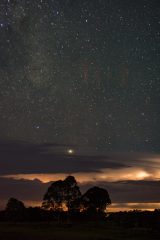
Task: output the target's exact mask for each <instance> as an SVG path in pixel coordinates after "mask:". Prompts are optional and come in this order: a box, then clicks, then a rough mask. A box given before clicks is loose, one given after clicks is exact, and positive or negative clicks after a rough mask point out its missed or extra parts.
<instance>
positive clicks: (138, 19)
mask: <svg viewBox="0 0 160 240" xmlns="http://www.w3.org/2000/svg"><path fill="white" fill-rule="evenodd" d="M0 36H1V37H0V132H1V139H12V140H24V141H31V142H36V143H47V142H52V143H59V144H68V145H69V144H75V145H76V146H79V148H80V149H82V148H83V147H89V148H92V149H97V151H101V149H105V150H106V151H150V152H159V147H160V144H159V143H160V134H159V132H160V124H159V123H160V111H159V109H160V65H159V63H160V4H159V1H157V0H153V1H149V0H142V1H138V0H135V1H127V0H123V1H120V0H112V1H111V0H92V1H91V0H81V1H78V0H75V1H73V0H61V1H60V0H35V1H31V0H22V1H20V0H8V1H6V0H1V1H0Z"/></svg>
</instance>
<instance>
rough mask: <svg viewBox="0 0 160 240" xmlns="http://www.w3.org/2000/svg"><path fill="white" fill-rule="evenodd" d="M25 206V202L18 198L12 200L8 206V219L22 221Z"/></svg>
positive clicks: (6, 210)
mask: <svg viewBox="0 0 160 240" xmlns="http://www.w3.org/2000/svg"><path fill="white" fill-rule="evenodd" d="M25 209H26V208H25V206H24V204H23V202H21V201H19V200H17V199H16V198H10V199H9V200H8V203H7V205H6V209H5V212H6V218H7V219H9V220H13V221H20V220H23V219H24V215H25Z"/></svg>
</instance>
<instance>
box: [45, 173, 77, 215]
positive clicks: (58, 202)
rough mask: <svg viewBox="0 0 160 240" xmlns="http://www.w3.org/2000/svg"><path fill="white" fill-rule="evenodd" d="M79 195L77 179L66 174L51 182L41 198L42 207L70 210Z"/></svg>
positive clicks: (60, 210) (54, 209)
mask: <svg viewBox="0 0 160 240" xmlns="http://www.w3.org/2000/svg"><path fill="white" fill-rule="evenodd" d="M80 197H81V192H80V190H79V187H78V185H77V181H76V179H75V178H74V177H73V176H68V177H67V178H66V179H65V180H64V181H62V180H59V181H56V182H54V183H52V184H51V186H50V187H49V188H48V190H47V192H46V194H45V195H44V198H43V203H42V208H44V209H49V210H53V211H59V212H62V211H68V212H70V211H71V208H72V206H73V202H74V201H75V200H76V199H79V198H80Z"/></svg>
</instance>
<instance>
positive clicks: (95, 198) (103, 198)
mask: <svg viewBox="0 0 160 240" xmlns="http://www.w3.org/2000/svg"><path fill="white" fill-rule="evenodd" d="M81 204H82V210H83V211H86V212H96V213H104V212H105V210H106V208H107V206H108V205H109V204H111V200H110V197H109V194H108V192H107V190H105V189H103V188H100V187H93V188H90V189H89V190H88V191H87V192H86V193H85V194H84V195H83V196H82V200H81Z"/></svg>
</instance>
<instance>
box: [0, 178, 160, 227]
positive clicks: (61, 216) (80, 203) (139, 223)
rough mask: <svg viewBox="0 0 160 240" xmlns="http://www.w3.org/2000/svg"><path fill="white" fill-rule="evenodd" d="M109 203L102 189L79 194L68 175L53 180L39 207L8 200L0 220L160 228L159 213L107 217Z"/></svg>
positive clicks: (119, 214)
mask: <svg viewBox="0 0 160 240" xmlns="http://www.w3.org/2000/svg"><path fill="white" fill-rule="evenodd" d="M110 204H111V200H110V197H109V194H108V192H107V190H106V189H103V188H99V187H92V188H90V189H88V190H87V191H86V193H84V194H81V192H80V188H79V186H78V184H77V181H76V179H75V178H74V177H73V176H68V177H67V178H66V179H64V180H63V181H62V180H58V181H55V182H53V183H52V184H51V186H50V187H49V188H48V189H47V191H46V193H45V194H44V197H43V201H42V205H41V207H25V205H24V203H23V202H22V201H19V200H17V199H15V198H10V199H9V200H8V202H7V204H6V208H5V210H3V211H0V221H9V222H48V223H49V222H55V223H67V224H68V223H71V222H72V223H73V222H74V223H76V222H84V221H88V220H89V221H90V220H91V221H101V220H104V221H105V222H106V223H107V224H109V225H113V226H119V227H124V228H127V227H128V228H130V227H131V228H136V227H138V228H150V229H156V230H158V229H160V210H158V209H156V210H155V211H153V212H150V211H138V210H134V211H129V212H116V213H110V214H108V213H107V211H106V209H107V207H108V205H110Z"/></svg>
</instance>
